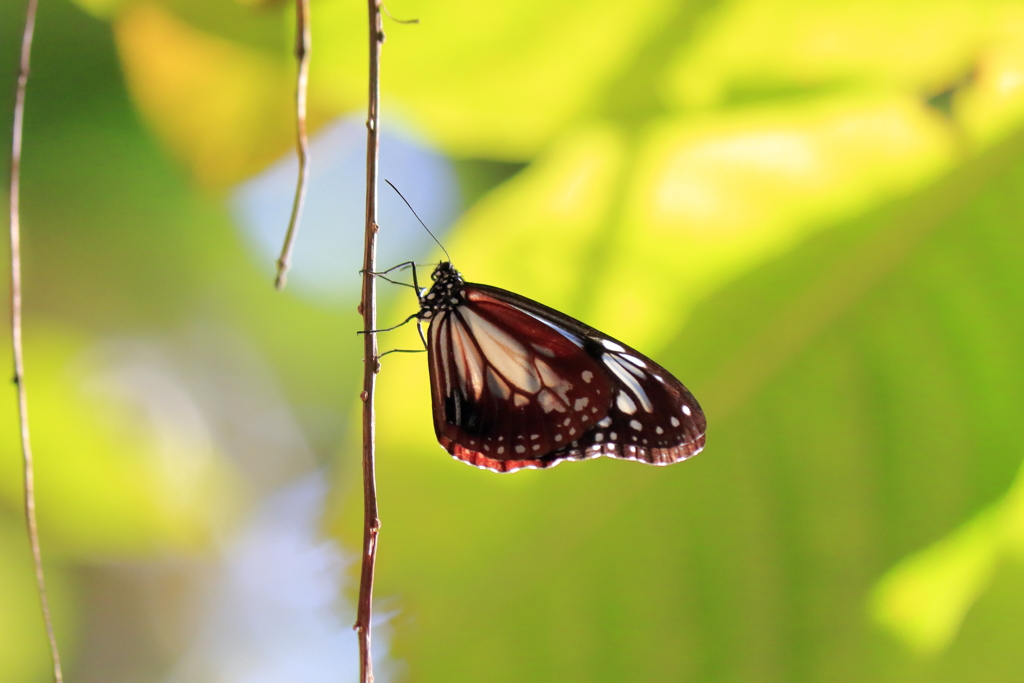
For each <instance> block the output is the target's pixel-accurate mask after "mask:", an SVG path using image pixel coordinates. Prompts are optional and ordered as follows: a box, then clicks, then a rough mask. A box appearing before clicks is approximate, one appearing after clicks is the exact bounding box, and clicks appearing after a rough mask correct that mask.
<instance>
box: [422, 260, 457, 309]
mask: <svg viewBox="0 0 1024 683" xmlns="http://www.w3.org/2000/svg"><path fill="white" fill-rule="evenodd" d="M430 279H432V280H433V281H434V284H433V285H432V286H431V287H430V291H428V292H427V293H426V295H425V296H424V297H423V298H422V299H421V300H420V313H419V318H420V319H421V320H428V319H430V318H433V317H434V316H436V315H437V314H438V313H440V312H442V311H450V310H451V309H453V308H455V307H456V306H458V305H459V304H461V303H462V302H463V300H464V293H463V291H462V290H463V286H464V285H465V284H466V283H465V281H464V280H463V279H462V275H461V274H460V273H459V271H457V270H455V267H454V266H453V265H452V264H451V262H450V261H442V262H441V263H439V264H437V267H436V268H434V272H433V273H431V274H430Z"/></svg>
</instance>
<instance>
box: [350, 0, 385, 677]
mask: <svg viewBox="0 0 1024 683" xmlns="http://www.w3.org/2000/svg"><path fill="white" fill-rule="evenodd" d="M368 4H369V15H370V16H369V18H370V94H369V104H368V107H367V118H366V229H365V233H364V250H363V295H362V299H361V301H360V303H359V310H360V312H361V313H362V314H363V332H364V334H363V393H362V394H361V395H360V397H361V398H362V400H363V523H364V526H363V565H362V571H361V572H360V578H359V609H358V614H357V616H356V625H355V629H356V632H357V634H358V637H359V680H360V681H361V682H362V683H373V661H372V659H371V651H370V619H371V616H372V612H373V569H374V563H375V562H376V559H377V534H378V532H379V531H380V519H379V518H378V517H377V482H376V479H375V476H374V464H373V461H374V447H375V443H374V414H373V401H374V388H375V384H376V376H377V369H378V365H377V337H376V335H375V334H373V332H372V330H374V329H376V327H377V310H376V304H377V284H376V281H375V279H374V276H373V273H374V272H375V271H376V270H377V229H378V228H377V166H378V157H379V153H380V107H379V104H380V48H381V44H382V43H383V42H384V27H383V25H382V23H381V16H380V0H368Z"/></svg>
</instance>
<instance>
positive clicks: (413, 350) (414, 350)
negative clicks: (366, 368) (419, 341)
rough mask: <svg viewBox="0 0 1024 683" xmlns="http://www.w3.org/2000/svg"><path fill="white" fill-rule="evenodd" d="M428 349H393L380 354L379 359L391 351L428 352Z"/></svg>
mask: <svg viewBox="0 0 1024 683" xmlns="http://www.w3.org/2000/svg"><path fill="white" fill-rule="evenodd" d="M426 351H427V350H426V349H391V350H390V351H385V352H384V353H381V354H378V356H377V360H380V359H381V358H383V357H384V356H386V355H388V354H389V353H426Z"/></svg>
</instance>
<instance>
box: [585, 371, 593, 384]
mask: <svg viewBox="0 0 1024 683" xmlns="http://www.w3.org/2000/svg"><path fill="white" fill-rule="evenodd" d="M592 379H594V373H592V372H591V371H590V370H584V371H583V381H584V382H586V383H587V384H590V380H592Z"/></svg>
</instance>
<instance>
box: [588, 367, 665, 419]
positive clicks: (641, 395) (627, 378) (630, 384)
mask: <svg viewBox="0 0 1024 683" xmlns="http://www.w3.org/2000/svg"><path fill="white" fill-rule="evenodd" d="M601 360H602V361H603V362H604V364H605V365H606V366H607V367H608V369H609V370H611V371H612V372H613V373H615V376H616V377H618V378H619V379H620V380H622V383H623V384H625V385H626V387H627V388H628V389H629V390H630V391H631V392H633V395H634V396H636V397H637V398H638V399H640V405H642V406H643V407H644V410H646V411H647V412H648V413H653V412H654V405H653V404H652V403H651V399H649V398H647V392H645V391H644V389H643V387H641V386H640V383H639V382H637V381H636V378H634V377H633V375H631V374H630V373H629V371H627V370H626V368H624V367H622V363H620V362H619V361H618V360H616V359H615V358H613V357H612V356H611V355H609V354H607V353H605V354H602V355H601Z"/></svg>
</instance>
